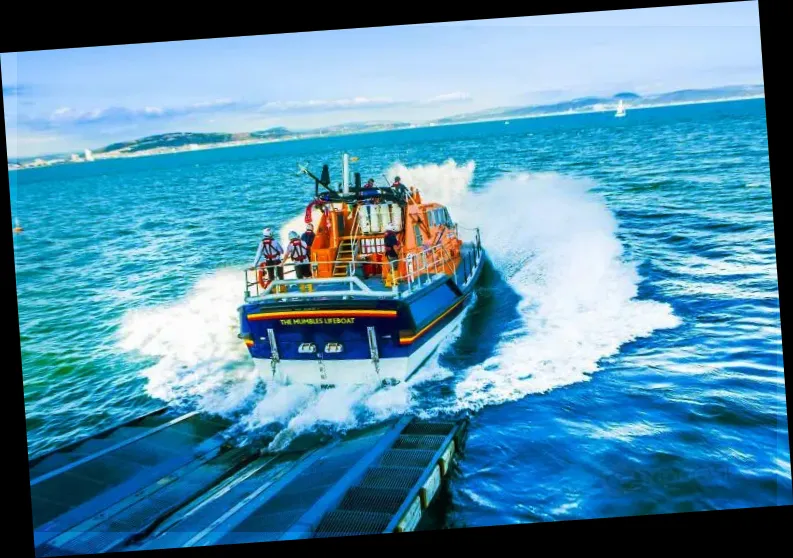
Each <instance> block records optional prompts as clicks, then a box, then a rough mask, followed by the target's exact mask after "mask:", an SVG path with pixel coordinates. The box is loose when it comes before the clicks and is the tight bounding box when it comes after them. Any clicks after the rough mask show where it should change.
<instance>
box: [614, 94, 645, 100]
mask: <svg viewBox="0 0 793 558" xmlns="http://www.w3.org/2000/svg"><path fill="white" fill-rule="evenodd" d="M614 98H615V99H622V100H626V99H640V98H641V95H638V94H636V93H630V92H626V93H617V94H616V95H614Z"/></svg>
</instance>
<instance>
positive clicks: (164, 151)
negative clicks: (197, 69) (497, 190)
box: [8, 94, 765, 172]
mask: <svg viewBox="0 0 793 558" xmlns="http://www.w3.org/2000/svg"><path fill="white" fill-rule="evenodd" d="M764 98H765V94H762V95H751V96H742V97H728V98H723V99H707V100H699V101H681V102H677V103H664V104H658V105H654V104H637V105H635V106H631V105H629V106H628V107H627V109H628V110H631V111H632V110H647V109H654V108H665V107H674V106H686V105H700V104H713V103H728V102H736V101H750V100H754V99H764ZM613 111H614V109H613V108H612V107H608V108H606V107H603V108H597V109H587V110H581V111H569V110H568V111H561V112H547V113H541V114H525V115H518V116H498V117H495V116H494V117H485V118H477V119H471V120H460V121H456V122H428V123H420V124H419V123H416V124H411V125H409V126H400V127H395V128H389V129H372V130H353V131H347V132H334V133H329V134H319V133H310V134H306V135H297V136H296V137H287V138H275V139H255V138H253V139H249V140H237V141H230V142H220V143H206V144H189V145H185V146H179V147H160V148H155V149H150V150H141V151H135V152H120V151H117V152H111V153H109V154H103V153H94V154H93V158H94V160H95V161H101V160H107V159H132V158H139V157H154V156H157V155H173V154H176V153H185V152H189V151H205V150H209V149H222V148H234V147H244V146H251V145H261V144H265V143H282V142H289V141H302V140H309V139H317V138H322V137H339V136H352V135H361V134H377V133H383V132H394V131H398V130H414V129H424V128H437V127H441V126H461V125H465V124H479V123H486V122H500V121H512V120H526V119H531V118H547V117H553V116H574V115H581V114H596V113H603V112H613ZM37 161H41V162H40V163H39V164H35V165H34V164H30V165H19V166H15V167H12V166H11V165H10V164H9V165H8V171H9V172H11V171H20V170H28V169H35V168H45V167H52V166H60V165H74V164H84V163H89V162H93V161H85V160H80V161H70V160H55V161H52V162H46V161H44V160H42V159H38V160H37Z"/></svg>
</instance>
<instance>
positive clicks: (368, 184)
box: [363, 178, 374, 188]
mask: <svg viewBox="0 0 793 558" xmlns="http://www.w3.org/2000/svg"><path fill="white" fill-rule="evenodd" d="M363 187H364V188H374V178H370V179H369V180H367V181H366V184H364V186H363Z"/></svg>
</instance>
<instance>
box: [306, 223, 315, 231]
mask: <svg viewBox="0 0 793 558" xmlns="http://www.w3.org/2000/svg"><path fill="white" fill-rule="evenodd" d="M306 230H307V231H313V230H314V225H312V224H311V223H309V224H308V225H306Z"/></svg>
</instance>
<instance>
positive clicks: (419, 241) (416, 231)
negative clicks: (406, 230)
mask: <svg viewBox="0 0 793 558" xmlns="http://www.w3.org/2000/svg"><path fill="white" fill-rule="evenodd" d="M413 232H414V234H415V235H416V245H417V246H421V245H422V244H424V240H423V239H422V238H421V230H420V229H419V226H418V225H413Z"/></svg>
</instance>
